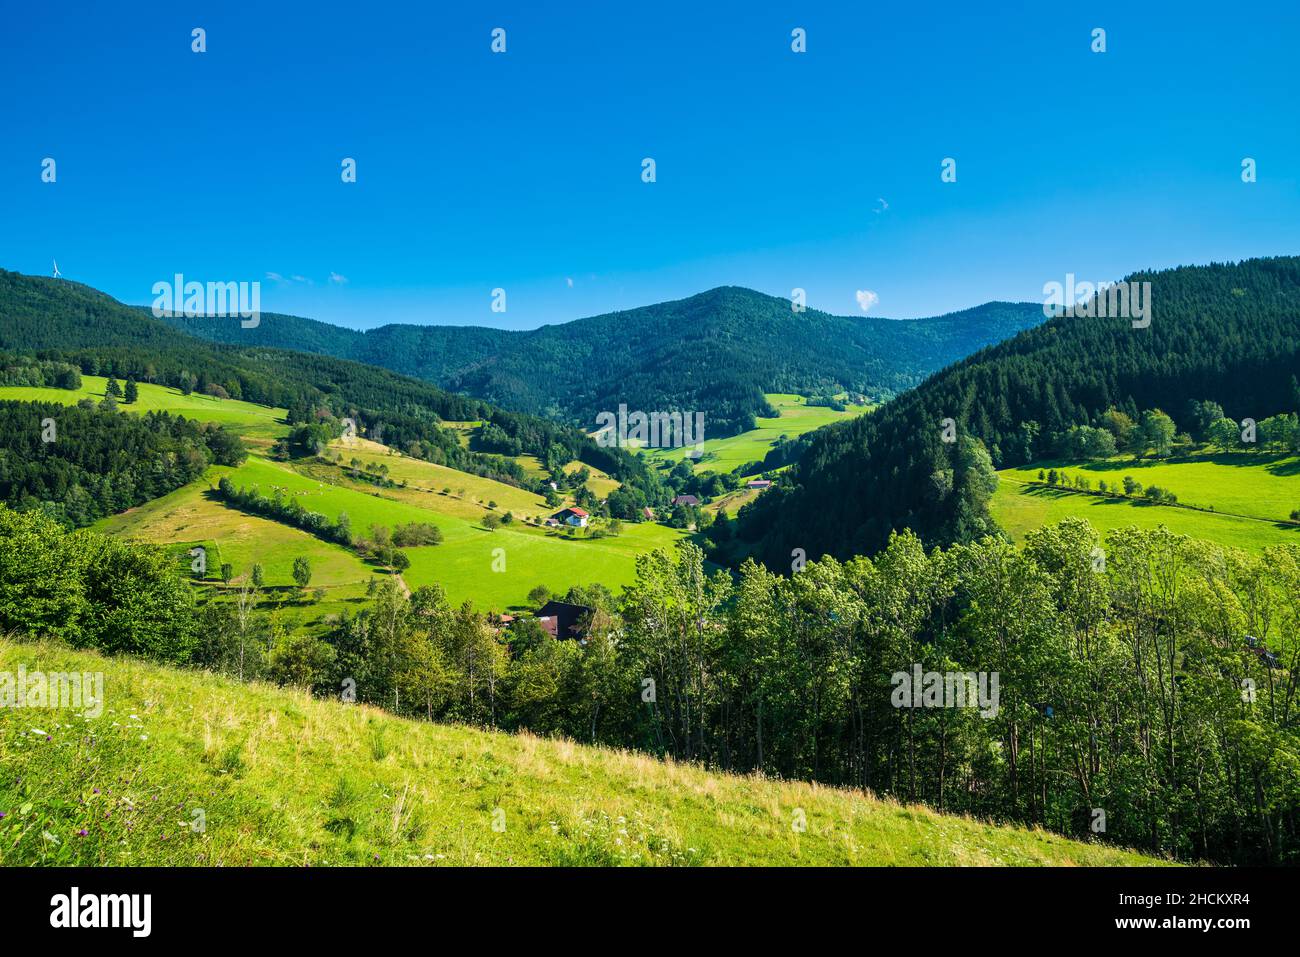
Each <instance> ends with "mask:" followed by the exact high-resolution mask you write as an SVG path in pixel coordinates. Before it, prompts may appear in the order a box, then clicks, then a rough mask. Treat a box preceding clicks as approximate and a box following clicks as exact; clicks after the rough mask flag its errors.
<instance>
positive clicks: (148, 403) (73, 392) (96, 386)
mask: <svg viewBox="0 0 1300 957" xmlns="http://www.w3.org/2000/svg"><path fill="white" fill-rule="evenodd" d="M122 384H123V382H122V380H118V385H122ZM107 385H108V379H106V378H104V377H103V376H96V375H83V376H82V377H81V388H80V389H38V388H30V387H27V386H0V399H10V400H15V401H19V402H58V403H60V404H62V405H76V404H77V403H78V402H80V401H81V400H82V399H85V398H91V399H94V400H95V401H96V402H98V401H100V400H101V399H103V398H104V389H105V388H106V387H107ZM139 388H140V397H139V398H138V399H137V400H136V401H135V402H132V403H131V404H130V405H126V404H123V403H120V402H119V405H118V408H120V409H122V410H123V411H126V412H171V413H172V414H174V415H183V416H185V417H186V418H188V419H195V420H197V421H199V422H215V423H217V424H218V425H225V426H229V427H230V428H231V430H232V431H235V432H238V433H239V434H240V435H246V436H249V437H250V438H260V439H275V438H279V437H280V436H282V435H287V434H288V433H289V427H288V426H287V425H285V423H284V416H285V410H284V409H273V408H270V407H268V406H264V405H254V404H253V403H251V402H241V401H239V400H238V399H217V398H214V397H213V396H210V395H199V394H197V393H193V394H191V395H185V394H184V393H182V392H181V391H180V390H179V389H172V388H168V387H167V386H161V385H152V384H150V383H148V382H142V383H140V385H139Z"/></svg>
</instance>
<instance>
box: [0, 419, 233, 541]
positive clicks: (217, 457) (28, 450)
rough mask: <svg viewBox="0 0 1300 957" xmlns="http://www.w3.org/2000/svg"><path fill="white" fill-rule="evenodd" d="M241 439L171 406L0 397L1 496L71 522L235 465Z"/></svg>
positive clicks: (100, 514) (118, 509)
mask: <svg viewBox="0 0 1300 957" xmlns="http://www.w3.org/2000/svg"><path fill="white" fill-rule="evenodd" d="M243 458H244V450H243V446H242V444H241V443H240V441H239V438H238V437H237V436H235V435H232V434H230V433H228V432H226V431H225V430H224V429H221V428H219V427H217V426H213V425H200V424H198V423H196V422H190V421H187V420H186V419H183V418H178V417H175V416H172V415H169V414H167V413H166V412H148V413H146V414H144V415H142V416H140V415H122V414H120V413H118V412H116V411H114V410H112V409H111V408H99V407H96V406H95V405H94V404H93V402H91V401H90V400H87V404H86V405H85V406H81V405H76V406H65V405H60V404H56V403H53V402H0V502H4V503H5V504H7V505H11V506H14V507H16V508H21V509H36V508H39V509H42V510H44V511H46V512H47V513H48V514H50V515H52V516H54V517H56V518H58V519H59V520H60V521H62V522H64V523H65V524H68V525H73V526H76V525H89V524H90V523H91V522H93V521H95V520H96V519H100V518H103V517H104V516H105V515H111V514H113V513H114V512H121V511H124V510H125V509H128V508H132V507H133V506H136V505H140V504H142V503H144V502H147V501H149V500H150V499H153V498H157V497H158V496H160V495H165V494H167V493H168V492H170V491H172V490H173V489H177V488H180V487H181V486H182V485H184V484H185V483H187V482H191V481H193V480H194V479H196V478H198V477H199V476H200V475H202V474H203V470H204V469H206V468H207V467H208V466H209V465H211V464H212V463H214V462H215V463H216V464H218V465H238V464H239V463H240V462H241V461H243Z"/></svg>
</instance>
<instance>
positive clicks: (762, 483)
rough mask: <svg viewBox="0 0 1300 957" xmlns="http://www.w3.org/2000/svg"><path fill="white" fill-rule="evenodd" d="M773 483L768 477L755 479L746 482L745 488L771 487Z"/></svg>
mask: <svg viewBox="0 0 1300 957" xmlns="http://www.w3.org/2000/svg"><path fill="white" fill-rule="evenodd" d="M771 487H772V483H771V482H770V481H768V480H767V479H753V480H752V481H749V482H746V483H745V488H771Z"/></svg>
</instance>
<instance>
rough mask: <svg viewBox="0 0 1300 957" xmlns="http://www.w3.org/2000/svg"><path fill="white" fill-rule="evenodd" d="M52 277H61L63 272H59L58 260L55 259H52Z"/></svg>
mask: <svg viewBox="0 0 1300 957" xmlns="http://www.w3.org/2000/svg"><path fill="white" fill-rule="evenodd" d="M54 278H55V279H62V278H63V273H61V272H59V261H58V260H57V259H56V260H54Z"/></svg>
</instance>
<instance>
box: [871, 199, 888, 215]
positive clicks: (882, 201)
mask: <svg viewBox="0 0 1300 957" xmlns="http://www.w3.org/2000/svg"><path fill="white" fill-rule="evenodd" d="M876 202H877V203H879V204H880V205H879V206H877V207H876V208H875V209H873V210H872V212H873V213H883V212H884V211H885V210H887V209H889V204H888V203H887V202H885V198H884V197H883V196H877V197H876Z"/></svg>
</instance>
